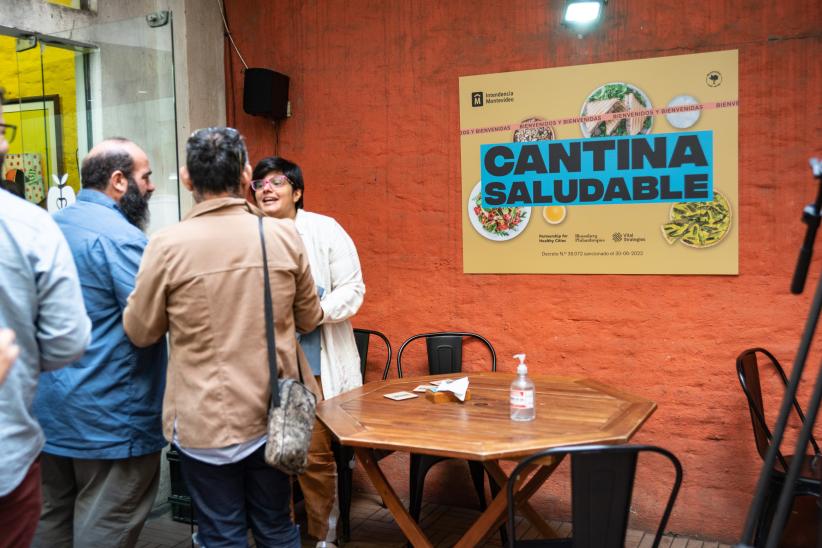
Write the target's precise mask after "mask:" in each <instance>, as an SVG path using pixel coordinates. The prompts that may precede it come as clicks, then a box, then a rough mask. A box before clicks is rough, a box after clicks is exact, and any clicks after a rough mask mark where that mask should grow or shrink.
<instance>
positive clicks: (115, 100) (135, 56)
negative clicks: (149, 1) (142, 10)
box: [0, 12, 180, 232]
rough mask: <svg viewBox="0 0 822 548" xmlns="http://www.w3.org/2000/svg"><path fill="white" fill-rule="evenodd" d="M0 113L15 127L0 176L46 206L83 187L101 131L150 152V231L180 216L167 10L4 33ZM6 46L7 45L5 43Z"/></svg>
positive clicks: (0, 38)
mask: <svg viewBox="0 0 822 548" xmlns="http://www.w3.org/2000/svg"><path fill="white" fill-rule="evenodd" d="M4 49H5V50H9V51H8V53H10V55H8V56H6V55H0V58H3V59H5V60H6V61H3V62H0V86H3V87H5V88H6V101H5V103H4V105H3V111H4V113H3V115H4V117H5V119H6V123H9V124H15V125H17V126H18V131H17V137H16V138H15V140H14V142H12V143H11V144H10V150H9V155H8V157H7V159H6V162H5V164H4V165H3V168H2V173H3V178H4V179H5V181H4V183H3V185H4V187H5V188H7V189H9V190H13V189H18V190H19V189H20V185H21V184H22V187H23V194H24V196H25V197H26V199H28V200H29V201H31V202H34V203H37V204H40V205H42V206H43V207H47V208H48V209H50V210H53V209H55V208H60V207H64V206H65V205H66V204H68V203H71V202H72V200H73V197H74V195H75V194H76V192H79V190H80V173H79V165H80V163H81V162H82V159H83V157H84V156H85V155H86V154H87V153H88V151H89V149H90V148H91V147H92V146H94V144H95V143H98V142H99V141H101V140H102V139H104V138H106V137H126V138H128V139H131V140H132V141H134V142H135V143H137V144H138V145H139V146H141V147H142V148H143V149H144V150H145V151H146V154H147V155H148V157H149V161H150V162H151V167H152V170H153V175H152V179H153V181H154V184H155V185H156V186H157V190H155V192H154V195H153V196H152V198H151V201H150V202H149V204H150V205H149V208H150V211H151V221H150V224H149V228H148V231H149V232H152V231H154V230H156V229H157V228H161V227H163V226H167V225H169V224H173V223H175V222H177V221H178V219H179V216H180V200H179V186H178V183H177V164H178V162H177V133H176V131H177V130H176V128H177V119H176V111H175V95H174V52H173V31H172V24H171V17H170V14H169V13H168V12H157V13H155V14H150V15H149V16H147V17H138V18H134V19H128V20H123V21H117V22H111V23H105V24H100V25H94V26H91V27H88V28H80V29H72V30H71V31H66V32H61V33H56V34H51V35H45V34H37V33H36V32H34V33H32V34H30V35H26V34H24V33H20V35H18V36H0V51H2V50H4ZM3 53H6V52H5V51H4V52H3Z"/></svg>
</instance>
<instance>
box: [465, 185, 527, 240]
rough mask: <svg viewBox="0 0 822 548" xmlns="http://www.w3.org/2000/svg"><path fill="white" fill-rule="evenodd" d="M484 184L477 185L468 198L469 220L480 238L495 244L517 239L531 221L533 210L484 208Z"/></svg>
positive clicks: (519, 207)
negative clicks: (482, 191)
mask: <svg viewBox="0 0 822 548" xmlns="http://www.w3.org/2000/svg"><path fill="white" fill-rule="evenodd" d="M481 190H482V183H481V182H479V183H477V184H476V185H475V186H474V188H473V190H471V194H470V195H469V196H468V219H469V220H470V221H471V226H473V227H474V230H476V231H477V232H478V233H479V235H480V236H482V237H483V238H487V239H489V240H492V241H495V242H504V241H506V240H510V239H512V238H516V237H517V236H519V235H520V234H522V231H523V230H525V227H526V226H528V222H529V221H530V220H531V208H530V207H522V206H510V207H495V208H491V209H484V208H483V207H482V194H481Z"/></svg>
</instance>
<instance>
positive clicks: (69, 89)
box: [0, 36, 80, 191]
mask: <svg viewBox="0 0 822 548" xmlns="http://www.w3.org/2000/svg"><path fill="white" fill-rule="evenodd" d="M77 55H78V54H76V53H74V52H72V51H69V50H65V49H61V48H56V47H53V46H46V47H45V48H43V49H42V55H41V47H40V46H38V47H35V48H32V49H30V50H27V51H24V52H21V53H17V52H16V51H15V39H14V38H10V37H8V36H0V86H2V87H4V88H5V89H6V103H7V104H9V103H11V102H12V101H13V100H14V99H17V98H27V97H40V96H43V95H57V96H58V97H59V102H60V120H59V121H60V124H59V125H60V132H61V135H62V139H61V141H62V143H61V144H62V157H61V159H62V173H60V174H58V176H59V175H62V174H63V173H68V182H69V184H70V185H71V186H72V187H74V189H75V191H79V189H80V174H79V171H78V167H77V154H78V152H77V149H78V143H77V122H78V120H77V97H76V95H77V94H76V85H77V84H76V81H75V80H76V79H75V64H74V63H75V57H76V56H77ZM41 63H42V67H41ZM14 118H17V121H18V122H19V115H15V114H11V113H10V114H9V115H8V119H7V120H6V121H7V122H8V123H12V124H13V123H15V120H14ZM29 131H31V130H29ZM24 141H26V143H27V145H26V148H29V146H35V145H34V143H37V142H38V141H40V142H42V141H43V133H42V130H41V132H40V134H39V135H29V138H28V139H25V136H23V135H21V134H20V131H19V130H18V134H17V137H16V138H15V140H14V142H13V143H11V146H10V149H9V152H10V153H19V152H35V150H26V151H23V150H22V148H21V147H22V145H23V142H24ZM53 153H54V152H52V154H53ZM43 163H44V164H45V157H44V159H43ZM43 167H44V176H45V177H46V180H45V183H46V185H47V186H49V185H51V184H52V180H51V177H50V176H49V174H48V171H47V169H48V166H45V165H44V166H43Z"/></svg>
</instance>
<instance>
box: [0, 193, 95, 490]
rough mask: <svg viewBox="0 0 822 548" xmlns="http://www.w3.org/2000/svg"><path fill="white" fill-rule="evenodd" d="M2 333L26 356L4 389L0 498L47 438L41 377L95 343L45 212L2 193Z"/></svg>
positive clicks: (65, 252) (70, 265)
mask: <svg viewBox="0 0 822 548" xmlns="http://www.w3.org/2000/svg"><path fill="white" fill-rule="evenodd" d="M0 327H10V328H12V329H14V331H15V333H16V335H17V345H18V346H19V347H20V356H19V357H18V358H17V361H16V362H15V363H14V364H12V366H11V369H10V370H9V374H8V377H7V378H6V381H5V382H4V383H2V384H0V497H3V496H5V495H7V494H9V493H10V492H11V491H13V490H14V489H15V488H16V487H17V486H18V485H19V484H20V482H21V481H23V478H24V477H25V475H26V472H28V469H29V467H30V466H31V464H32V463H33V462H34V459H36V458H37V455H39V454H40V450H41V449H42V448H43V443H44V441H45V438H44V436H43V431H42V430H41V429H40V425H39V424H37V420H36V419H35V418H34V414H33V413H32V410H31V401H32V399H33V398H34V392H35V390H36V389H37V381H38V378H39V377H40V372H41V371H44V370H49V369H55V368H57V367H60V366H61V365H65V364H67V363H69V362H72V361H74V360H76V359H77V358H79V357H80V356H81V355H82V354H83V351H84V350H85V349H86V345H87V344H88V341H89V334H90V332H91V322H90V321H89V319H88V316H86V310H85V307H84V306H83V298H82V295H81V294H80V282H79V281H78V279H77V269H76V268H75V267H74V261H73V260H72V259H71V251H69V247H68V244H67V243H66V239H65V238H64V237H63V234H62V233H61V232H60V229H59V228H57V225H56V224H55V223H54V221H53V220H52V218H51V217H50V216H49V214H48V213H46V211H45V210H43V209H41V208H39V207H37V206H35V205H34V204H30V203H28V202H27V201H25V200H21V199H20V198H18V197H16V196H14V195H12V194H10V193H8V192H6V191H5V190H0Z"/></svg>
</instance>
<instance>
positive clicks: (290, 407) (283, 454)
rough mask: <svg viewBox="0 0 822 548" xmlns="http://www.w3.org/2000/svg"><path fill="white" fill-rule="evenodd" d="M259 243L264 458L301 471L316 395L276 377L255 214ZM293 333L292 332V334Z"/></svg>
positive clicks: (268, 291)
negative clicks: (266, 387)
mask: <svg viewBox="0 0 822 548" xmlns="http://www.w3.org/2000/svg"><path fill="white" fill-rule="evenodd" d="M258 226H259V230H260V243H261V245H262V248H263V280H264V282H263V286H264V288H263V292H264V293H265V299H264V301H265V302H264V305H265V330H266V344H267V347H268V371H269V375H270V379H271V381H270V382H271V407H270V408H269V410H268V439H267V440H266V445H265V461H266V462H267V463H268V464H270V465H271V466H273V467H274V468H277V469H278V470H281V471H283V472H285V473H286V474H302V473H303V472H305V468H306V466H307V465H308V446H309V445H310V444H311V433H312V431H313V430H314V421H315V420H316V418H315V413H316V410H317V398H316V396H315V395H314V394H313V393H312V392H311V391H310V390H309V389H308V388H307V387H306V386H305V385H304V384H303V383H302V382H300V381H302V376H303V374H302V368H301V367H299V365H300V364H299V361H300V360H299V354H298V358H297V361H298V367H297V369H298V371H299V372H300V381H297V380H295V379H278V377H279V374H278V369H277V348H276V344H275V341H274V307H273V305H272V303H271V287H270V282H269V280H268V255H267V253H266V249H265V236H264V235H263V219H262V217H260V218H259V223H258ZM295 337H296V334H295Z"/></svg>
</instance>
